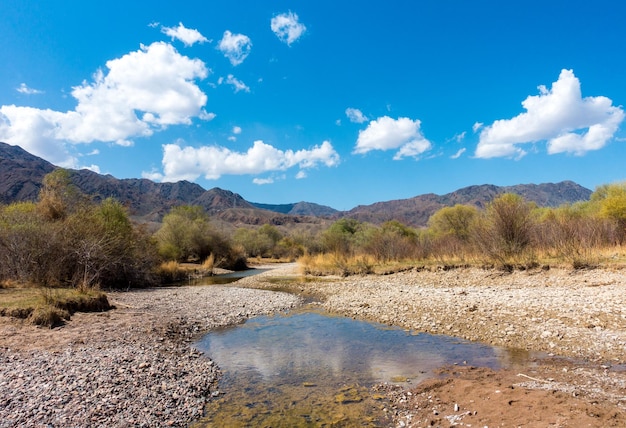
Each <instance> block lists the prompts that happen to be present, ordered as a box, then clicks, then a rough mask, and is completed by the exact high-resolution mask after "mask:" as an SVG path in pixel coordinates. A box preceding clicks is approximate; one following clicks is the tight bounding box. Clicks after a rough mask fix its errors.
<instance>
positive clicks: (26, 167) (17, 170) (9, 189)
mask: <svg viewBox="0 0 626 428" xmlns="http://www.w3.org/2000/svg"><path fill="white" fill-rule="evenodd" d="M53 170H54V165H52V164H51V163H48V162H46V161H44V160H43V159H40V158H38V157H36V156H33V155H31V154H30V153H28V152H27V151H25V150H23V149H22V148H20V147H18V146H10V145H8V144H4V143H0V203H3V204H8V203H11V202H14V201H34V200H36V199H37V196H38V195H39V189H40V188H41V181H42V180H43V177H44V176H45V175H46V174H48V173H49V172H52V171H53Z"/></svg>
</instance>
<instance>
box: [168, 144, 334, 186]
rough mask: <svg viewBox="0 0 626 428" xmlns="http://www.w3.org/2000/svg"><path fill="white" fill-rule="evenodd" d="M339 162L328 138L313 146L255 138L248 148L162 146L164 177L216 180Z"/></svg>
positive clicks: (331, 164) (176, 179) (330, 164)
mask: <svg viewBox="0 0 626 428" xmlns="http://www.w3.org/2000/svg"><path fill="white" fill-rule="evenodd" d="M338 163H339V155H338V154H337V152H336V151H335V149H334V148H333V146H332V145H331V144H330V142H328V141H324V142H323V143H322V144H321V145H319V146H315V147H313V148H312V149H311V150H298V151H293V150H285V151H283V150H279V149H277V148H275V147H273V146H271V145H269V144H266V143H264V142H263V141H255V142H254V144H253V146H252V147H251V148H250V149H248V151H247V152H234V151H231V150H230V149H228V148H226V147H219V146H205V147H200V148H194V147H185V148H182V147H181V146H180V145H178V144H166V145H164V146H163V171H164V174H163V178H162V180H163V181H179V180H190V181H193V180H195V179H197V178H198V177H200V176H204V177H205V178H207V179H211V180H215V179H218V178H220V177H221V176H222V175H245V174H261V173H264V172H269V171H284V170H287V169H289V168H292V167H299V168H300V169H308V168H314V167H317V166H319V165H325V166H328V167H331V166H336V165H337V164H338Z"/></svg>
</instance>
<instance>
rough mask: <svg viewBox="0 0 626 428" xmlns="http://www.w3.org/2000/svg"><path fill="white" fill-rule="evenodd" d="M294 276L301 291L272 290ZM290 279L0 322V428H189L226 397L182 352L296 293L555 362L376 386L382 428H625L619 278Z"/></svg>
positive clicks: (606, 274) (284, 273)
mask: <svg viewBox="0 0 626 428" xmlns="http://www.w3.org/2000/svg"><path fill="white" fill-rule="evenodd" d="M289 277H291V278H296V279H294V280H293V281H291V280H290V281H283V279H284V278H289ZM276 278H281V281H282V283H281V281H276ZM297 278H299V277H298V274H297V266H295V265H282V266H279V267H277V266H274V267H273V269H272V270H269V271H267V272H264V273H262V274H260V275H257V276H255V277H249V278H244V279H241V280H239V281H238V282H237V283H235V284H237V285H236V286H233V285H228V286H184V287H176V288H161V289H154V290H140V291H130V292H127V293H111V294H110V300H111V302H112V303H113V304H114V305H116V307H117V308H116V309H114V310H112V311H109V312H105V313H100V314H76V315H74V316H73V317H72V320H71V321H70V322H68V323H67V324H66V325H65V326H63V327H62V328H59V329H53V330H48V329H43V328H37V327H33V326H28V325H23V324H22V323H21V322H19V321H16V320H11V319H8V318H0V367H2V369H1V371H0V397H1V398H0V426H2V427H14V426H15V427H17V426H41V425H46V424H52V425H54V426H84V425H85V421H87V424H88V425H92V426H119V427H122V426H188V425H189V424H190V423H192V422H193V421H198V420H200V419H201V417H202V414H203V412H204V411H205V409H206V407H205V405H206V404H207V403H213V402H215V401H216V400H217V399H219V398H220V397H221V396H223V395H224V394H223V392H224V391H222V390H221V388H222V386H224V387H226V385H225V384H224V385H223V384H222V383H220V380H219V379H220V370H219V368H218V367H216V366H217V364H215V363H214V362H213V361H212V360H211V359H210V357H211V356H210V355H209V356H208V357H207V356H202V355H200V353H199V352H198V351H196V350H194V349H193V347H192V343H193V342H194V341H196V340H197V339H198V338H200V337H201V336H202V335H203V334H204V333H206V332H207V331H210V330H213V329H216V328H220V327H222V326H226V325H233V324H240V323H242V322H244V321H245V320H247V319H249V318H252V317H254V316H257V315H271V314H275V313H277V312H281V311H286V310H287V311H288V310H293V309H294V308H297V307H300V306H301V305H302V303H303V299H302V298H301V297H299V296H298V295H294V294H288V293H276V292H275V291H269V290H276V289H281V288H284V289H287V288H289V289H290V291H297V292H299V293H303V294H304V295H306V296H308V297H307V298H309V299H311V296H314V298H315V299H318V298H319V300H320V301H321V302H322V306H323V307H324V309H325V310H327V311H329V312H333V313H339V314H342V315H344V316H348V317H352V318H356V319H361V320H369V321H375V322H379V323H382V324H385V325H392V326H397V327H402V328H404V329H407V330H409V331H414V332H427V333H432V334H444V335H448V336H453V337H458V338H461V339H465V340H471V341H478V342H481V343H485V344H489V345H495V346H499V347H516V348H521V349H525V350H528V351H541V352H545V353H547V354H548V355H553V359H552V360H551V361H549V362H542V363H541V364H540V365H535V366H530V367H527V368H526V369H524V370H521V369H520V370H519V371H518V370H515V371H510V370H495V371H493V370H491V369H489V368H485V369H473V368H471V367H467V368H462V367H459V366H453V367H451V368H444V369H443V370H442V371H441V372H440V373H438V374H437V377H436V378H434V380H426V381H424V382H422V383H420V384H419V385H415V384H412V385H410V386H408V385H395V384H389V383H388V384H386V385H385V384H384V383H383V384H380V385H378V386H377V387H376V388H374V389H375V390H376V391H377V392H378V393H380V394H381V395H384V396H385V397H386V399H388V400H389V403H390V405H389V406H388V407H387V408H386V410H387V412H386V413H387V414H388V416H389V418H391V420H392V421H393V422H392V423H391V424H390V426H398V425H401V424H404V425H403V426H426V425H427V424H430V423H431V422H432V423H434V424H435V425H437V424H439V425H442V426H447V425H445V424H446V423H448V424H449V421H450V420H451V419H449V418H448V417H451V418H459V419H458V421H461V422H462V423H471V424H473V426H485V425H487V426H492V425H495V424H499V423H501V422H502V421H507V417H515V418H517V419H511V420H510V421H511V424H513V423H517V424H519V423H520V422H522V421H524V422H526V423H527V424H530V425H532V423H534V424H535V425H534V426H549V425H550V424H552V425H555V426H579V425H577V423H579V422H578V421H584V422H585V424H586V426H597V427H601V426H626V416H625V415H624V404H625V403H626V398H625V396H624V391H626V376H625V374H624V371H623V370H622V364H623V363H624V361H625V360H626V346H625V344H626V313H625V312H624V311H625V310H626V309H625V308H626V281H625V276H624V271H623V270H620V269H615V270H608V269H595V270H583V271H573V270H570V269H550V270H541V269H538V270H535V271H524V272H519V271H516V272H514V273H503V272H499V271H495V270H482V269H452V270H436V269H433V270H426V269H415V270H412V271H409V272H403V273H398V274H393V275H387V276H363V277H354V278H319V279H312V280H310V281H299V280H297ZM286 284H288V285H286ZM242 287H246V288H242ZM252 288H261V289H263V288H265V289H267V290H259V289H252ZM497 391H499V392H497ZM516 409H523V411H521V412H520V411H516ZM380 410H381V411H382V410H383V409H380ZM468 412H469V413H468ZM520 418H521V419H520ZM581 418H582V419H581ZM455 420H457V419H455Z"/></svg>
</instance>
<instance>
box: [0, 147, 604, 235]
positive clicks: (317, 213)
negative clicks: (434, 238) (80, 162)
mask: <svg viewBox="0 0 626 428" xmlns="http://www.w3.org/2000/svg"><path fill="white" fill-rule="evenodd" d="M55 168H57V167H56V166H54V165H52V164H51V163H49V162H47V161H45V160H44V159H41V158H39V157H36V156H34V155H32V154H30V153H28V152H27V151H25V150H23V149H22V148H20V147H18V146H11V145H9V144H5V143H1V142H0V203H3V204H8V203H12V202H17V201H35V200H37V197H38V194H39V190H40V188H41V183H42V180H43V177H44V176H45V175H46V174H48V173H49V172H51V171H53V170H54V169H55ZM71 172H72V174H71V180H72V182H73V184H74V185H76V186H77V187H78V188H79V189H80V190H81V191H82V192H83V193H85V194H88V195H90V196H91V197H92V198H94V200H102V199H105V198H107V197H114V198H116V199H117V200H119V201H120V202H121V203H122V204H124V205H125V206H126V207H127V208H128V210H129V213H130V215H131V216H132V217H133V218H135V219H136V220H138V221H141V222H160V220H161V219H162V218H163V215H165V214H166V213H167V212H168V211H169V210H170V209H171V208H172V207H173V206H177V205H200V206H202V207H203V208H204V209H205V210H206V211H207V212H208V213H209V214H210V215H211V216H212V217H216V218H219V219H220V220H221V221H223V222H226V223H228V224H231V225H233V226H241V225H260V224H266V223H270V224H274V225H283V226H288V225H299V224H309V223H310V224H316V225H319V224H321V223H327V222H330V221H334V220H337V219H339V218H342V217H348V218H354V219H357V220H360V221H367V222H371V223H375V224H379V223H382V222H385V221H388V220H398V221H400V222H402V223H404V224H407V225H409V226H414V227H419V226H425V225H426V224H427V222H428V219H429V217H430V216H431V215H432V214H433V213H434V212H435V211H437V210H438V209H440V208H442V207H445V206H452V205H455V204H472V205H476V206H478V207H484V206H485V205H486V204H488V203H489V202H490V201H491V200H493V199H494V198H495V197H497V196H498V195H501V194H503V193H516V194H518V195H521V196H523V197H524V198H525V199H526V200H528V201H532V202H535V203H536V204H537V205H538V206H548V207H555V206H559V205H562V204H565V203H574V202H577V201H585V200H588V199H589V197H590V196H591V193H592V191H591V190H589V189H587V188H585V187H583V186H580V185H578V184H576V183H574V182H572V181H563V182H560V183H544V184H519V185H516V186H504V187H502V186H495V185H490V184H484V185H476V186H469V187H465V188H463V189H459V190H457V191H454V192H452V193H448V194H445V195H435V194H432V193H430V194H424V195H419V196H415V197H413V198H409V199H399V200H393V201H385V202H377V203H374V204H371V205H360V206H357V207H355V208H353V209H351V210H349V211H338V210H335V209H333V208H331V207H327V206H323V205H318V204H315V203H312V202H298V203H292V204H281V205H272V204H263V203H255V202H249V201H246V200H245V199H244V198H242V197H241V196H240V195H238V194H237V193H233V192H231V191H228V190H224V189H220V188H218V187H215V188H213V189H210V190H205V189H204V188H202V187H201V186H199V185H198V184H195V183H190V182H188V181H179V182H177V183H155V182H153V181H150V180H147V179H135V178H132V179H117V178H115V177H113V176H111V175H102V174H98V173H95V172H93V171H89V170H86V169H82V170H72V171H71Z"/></svg>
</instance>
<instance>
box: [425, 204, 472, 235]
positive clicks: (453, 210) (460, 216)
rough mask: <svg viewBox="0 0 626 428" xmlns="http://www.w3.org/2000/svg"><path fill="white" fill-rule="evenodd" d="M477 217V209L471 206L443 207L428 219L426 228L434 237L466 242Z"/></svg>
mask: <svg viewBox="0 0 626 428" xmlns="http://www.w3.org/2000/svg"><path fill="white" fill-rule="evenodd" d="M477 215H478V209H477V208H476V207H474V206H471V205H461V204H457V205H455V206H453V207H444V208H441V209H440V210H438V211H436V212H435V213H434V214H433V215H432V216H431V217H430V219H429V220H428V227H429V229H430V230H431V232H432V233H433V235H434V236H436V237H440V236H452V237H454V238H456V239H458V240H459V241H461V242H467V241H469V238H470V234H471V227H472V223H473V222H474V220H475V219H476V216H477Z"/></svg>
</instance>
